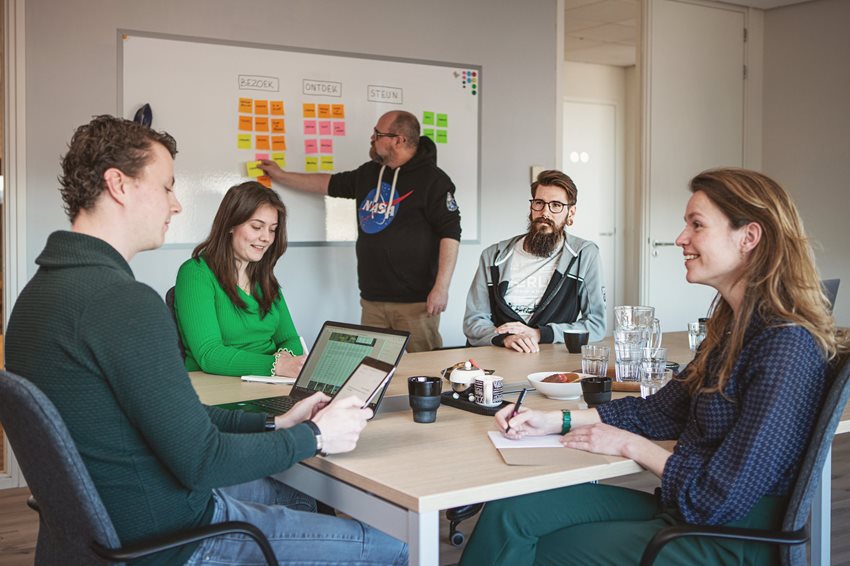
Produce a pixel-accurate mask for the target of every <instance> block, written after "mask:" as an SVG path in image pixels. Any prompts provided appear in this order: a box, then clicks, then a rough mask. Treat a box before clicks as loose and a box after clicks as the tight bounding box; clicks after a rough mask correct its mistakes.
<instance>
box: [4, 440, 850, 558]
mask: <svg viewBox="0 0 850 566" xmlns="http://www.w3.org/2000/svg"><path fill="white" fill-rule="evenodd" d="M607 483H613V484H616V485H623V486H626V487H631V488H634V489H645V490H648V491H651V490H652V489H654V487H655V485H656V484H657V481H656V480H655V478H654V477H653V476H651V475H650V474H648V473H644V474H635V475H633V476H627V477H626V478H623V479H621V480H618V481H617V482H613V481H612V482H607ZM28 496H29V490H27V489H26V488H22V489H7V490H0V564H2V565H3V566H24V565H27V566H31V565H32V564H33V553H34V549H35V539H36V536H37V534H38V518H37V516H36V514H35V513H34V512H33V511H31V510H30V509H29V508H28V507H27V506H26V499H27V497H28ZM473 525H474V520H472V519H471V520H469V521H466V522H464V523H463V525H462V528H461V530H463V531H464V532H466V533H469V532H470V531H471V530H472V526H473ZM441 534H442V537H441V538H442V542H441V545H440V557H441V560H440V563H441V564H444V565H449V564H456V563H457V561H458V559H459V557H460V549H457V548H454V547H452V546H451V545H449V544H448V542H447V538H448V522H447V521H445V519H443V520H442V521H441ZM832 564H850V434H842V435H840V436H838V437H836V440H835V442H834V443H833V464H832Z"/></svg>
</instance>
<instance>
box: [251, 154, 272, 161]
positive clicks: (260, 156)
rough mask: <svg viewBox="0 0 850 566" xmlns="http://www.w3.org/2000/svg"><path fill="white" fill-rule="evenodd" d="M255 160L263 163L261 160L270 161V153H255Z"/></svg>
mask: <svg viewBox="0 0 850 566" xmlns="http://www.w3.org/2000/svg"><path fill="white" fill-rule="evenodd" d="M254 159H256V160H257V161H261V160H264V161H268V160H269V154H268V153H255V154H254Z"/></svg>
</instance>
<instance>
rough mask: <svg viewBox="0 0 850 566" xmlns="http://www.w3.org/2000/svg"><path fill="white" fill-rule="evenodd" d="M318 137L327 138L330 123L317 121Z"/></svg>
mask: <svg viewBox="0 0 850 566" xmlns="http://www.w3.org/2000/svg"><path fill="white" fill-rule="evenodd" d="M319 135H320V136H329V135H331V123H330V122H329V121H327V120H320V121H319Z"/></svg>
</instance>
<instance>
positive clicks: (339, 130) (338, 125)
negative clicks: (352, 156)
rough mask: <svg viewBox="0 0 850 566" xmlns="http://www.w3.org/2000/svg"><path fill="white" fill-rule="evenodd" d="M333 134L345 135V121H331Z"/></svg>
mask: <svg viewBox="0 0 850 566" xmlns="http://www.w3.org/2000/svg"><path fill="white" fill-rule="evenodd" d="M332 124H333V130H334V135H335V136H344V135H345V122H332Z"/></svg>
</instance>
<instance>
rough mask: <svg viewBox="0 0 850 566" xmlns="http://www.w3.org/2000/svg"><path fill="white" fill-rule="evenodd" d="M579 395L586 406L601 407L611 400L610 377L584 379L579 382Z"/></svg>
mask: <svg viewBox="0 0 850 566" xmlns="http://www.w3.org/2000/svg"><path fill="white" fill-rule="evenodd" d="M581 393H582V395H583V396H584V402H585V403H587V404H588V405H602V404H603V403H607V402H608V401H610V400H611V378H610V377H597V376H593V377H585V378H584V379H582V380H581Z"/></svg>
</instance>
